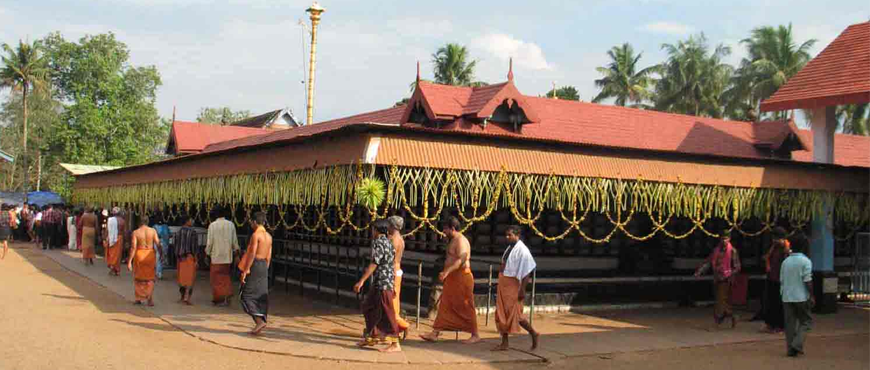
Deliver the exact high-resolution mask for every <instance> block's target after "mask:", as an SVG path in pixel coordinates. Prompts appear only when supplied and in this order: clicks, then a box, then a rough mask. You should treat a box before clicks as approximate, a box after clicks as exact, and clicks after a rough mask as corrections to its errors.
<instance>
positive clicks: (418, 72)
mask: <svg viewBox="0 0 870 370" xmlns="http://www.w3.org/2000/svg"><path fill="white" fill-rule="evenodd" d="M417 86H420V61H419V60H418V61H417V85H416V86H415V87H417Z"/></svg>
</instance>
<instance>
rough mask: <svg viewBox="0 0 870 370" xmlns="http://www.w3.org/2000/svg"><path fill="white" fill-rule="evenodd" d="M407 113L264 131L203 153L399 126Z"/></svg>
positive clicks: (372, 114) (397, 109)
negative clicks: (358, 127)
mask: <svg viewBox="0 0 870 370" xmlns="http://www.w3.org/2000/svg"><path fill="white" fill-rule="evenodd" d="M404 111H405V107H404V106H398V107H393V108H388V109H382V110H378V111H374V112H369V113H363V114H358V115H355V116H350V117H345V118H340V119H336V120H332V121H326V122H322V123H318V124H314V125H306V126H301V127H295V128H289V129H286V130H281V131H277V132H276V131H271V130H264V131H267V132H268V133H270V135H265V136H253V137H245V138H241V139H237V140H230V141H224V142H216V143H214V144H211V145H209V146H207V147H206V148H205V150H203V153H213V152H218V151H222V150H229V149H235V148H243V147H253V146H258V145H264V144H269V143H275V142H280V141H289V140H293V139H299V138H303V137H310V136H315V135H319V134H322V133H324V132H331V131H335V130H338V129H341V128H343V127H345V126H350V125H353V124H360V123H382V124H398V123H399V120H400V119H401V117H402V113H403V112H404Z"/></svg>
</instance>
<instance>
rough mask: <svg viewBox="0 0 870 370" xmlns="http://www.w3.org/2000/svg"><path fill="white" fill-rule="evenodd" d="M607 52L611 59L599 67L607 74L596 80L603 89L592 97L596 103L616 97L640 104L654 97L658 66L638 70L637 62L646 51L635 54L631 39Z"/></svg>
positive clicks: (618, 102) (619, 101)
mask: <svg viewBox="0 0 870 370" xmlns="http://www.w3.org/2000/svg"><path fill="white" fill-rule="evenodd" d="M607 56H608V57H610V63H609V64H608V65H607V66H604V67H598V68H596V69H595V70H597V71H598V73H600V74H601V75H603V76H604V77H602V78H600V79H597V80H595V86H596V87H598V88H599V89H601V91H600V92H599V93H598V95H596V96H595V97H594V98H592V102H593V103H600V102H601V101H604V100H607V99H612V98H615V99H616V101H615V104H616V105H619V106H623V107H624V106H626V105H627V104H628V105H630V106H634V107H638V106H642V105H643V104H642V103H643V102H644V101H646V100H649V99H651V98H652V91H651V88H652V87H653V85H654V84H655V81H654V80H653V74H654V73H655V72H656V71H657V70H658V67H657V66H652V67H647V68H644V69H641V70H638V65H637V63H638V61H640V58H641V56H643V53H638V54H635V53H634V48H632V46H631V44H628V43H625V44H622V45H620V46H614V47H613V48H612V49H610V50H608V51H607Z"/></svg>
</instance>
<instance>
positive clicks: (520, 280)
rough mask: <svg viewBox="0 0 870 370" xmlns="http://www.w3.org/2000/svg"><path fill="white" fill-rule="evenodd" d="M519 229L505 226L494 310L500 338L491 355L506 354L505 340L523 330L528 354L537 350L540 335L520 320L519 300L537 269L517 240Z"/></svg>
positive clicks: (533, 259) (529, 324)
mask: <svg viewBox="0 0 870 370" xmlns="http://www.w3.org/2000/svg"><path fill="white" fill-rule="evenodd" d="M521 233H522V229H521V228H520V227H519V226H516V225H513V226H509V227H508V229H507V231H505V238H506V239H507V241H508V243H510V246H509V247H508V249H507V250H505V252H504V254H503V255H502V257H501V268H500V269H499V274H498V291H497V297H496V307H495V326H496V328H497V329H498V332H499V334H501V344H499V345H498V346H497V347H495V348H494V349H493V350H494V351H507V350H508V349H509V348H510V347H509V345H508V337H509V336H510V334H511V333H519V332H520V328H523V329H525V331H527V332H529V335H531V336H532V350H533V351H534V350H535V349H537V348H538V337H540V334H539V333H538V332H537V331H536V330H535V328H533V327H532V323H531V322H529V320H528V319H526V318H525V317H524V316H523V300H524V299H525V298H526V286H527V285H528V284H529V281H530V280H531V277H532V272H533V271H535V268H536V267H537V265H536V264H535V258H534V257H532V252H531V251H529V248H528V247H526V244H525V243H523V241H522V240H520V236H521Z"/></svg>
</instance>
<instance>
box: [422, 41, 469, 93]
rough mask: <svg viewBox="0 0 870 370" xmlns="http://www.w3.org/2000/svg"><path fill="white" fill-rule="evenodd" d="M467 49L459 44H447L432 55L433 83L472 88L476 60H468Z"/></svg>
mask: <svg viewBox="0 0 870 370" xmlns="http://www.w3.org/2000/svg"><path fill="white" fill-rule="evenodd" d="M470 59H471V58H470V57H469V56H468V49H466V48H465V46H462V45H459V44H447V45H444V46H442V47H440V48H438V51H436V52H435V54H432V64H433V65H434V68H435V83H439V84H443V85H453V86H473V84H478V85H479V84H480V83H479V82H475V81H474V67H475V66H476V65H477V61H476V60H470Z"/></svg>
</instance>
